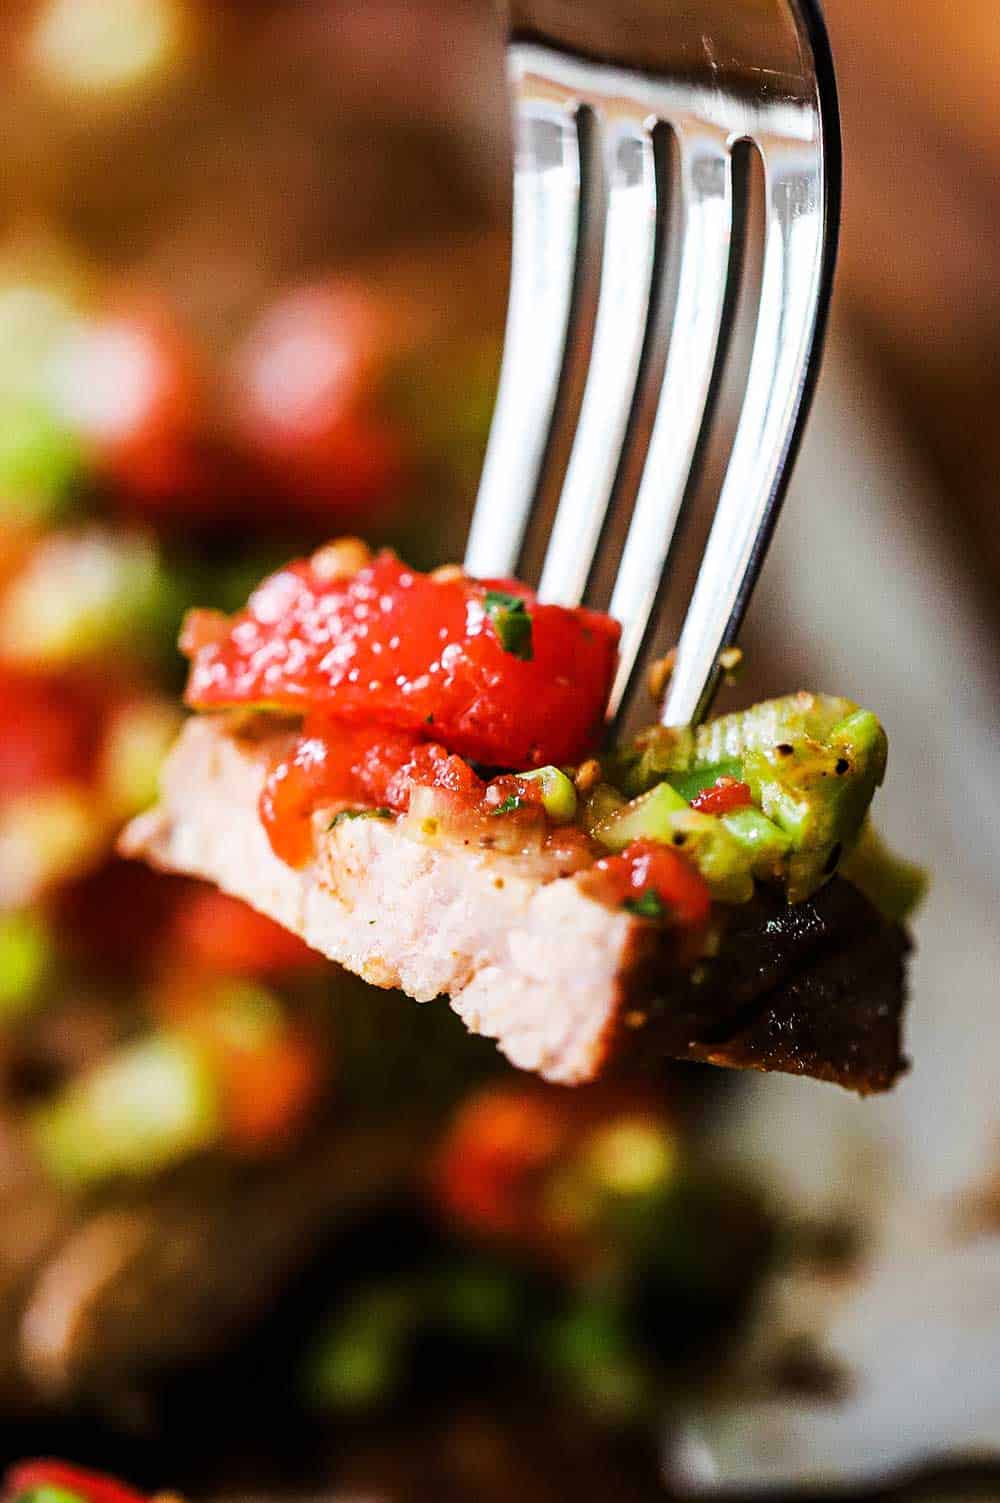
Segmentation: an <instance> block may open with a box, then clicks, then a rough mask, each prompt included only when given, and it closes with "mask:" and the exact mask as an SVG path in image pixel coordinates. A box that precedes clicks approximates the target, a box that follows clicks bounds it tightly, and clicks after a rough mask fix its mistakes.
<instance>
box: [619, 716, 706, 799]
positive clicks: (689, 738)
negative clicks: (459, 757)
mask: <svg viewBox="0 0 1000 1503" xmlns="http://www.w3.org/2000/svg"><path fill="white" fill-rule="evenodd" d="M693 756H694V732H693V731H692V730H690V729H689V728H687V727H685V728H683V729H680V730H674V729H671V728H669V727H668V726H665V725H651V726H648V727H647V728H646V729H645V730H644V731H640V732H639V734H638V735H637V736H636V737H635V738H634V740H632V741H630V742H628V743H627V744H626V745H624V746H620V747H618V748H617V750H615V751H614V752H613V753H612V754H611V755H610V756H609V757H608V758H606V760H605V764H604V765H605V773H606V776H607V778H608V780H609V782H611V783H613V784H614V785H615V786H616V787H617V788H620V789H621V790H622V792H623V793H625V794H627V795H628V797H629V798H637V797H638V795H639V794H641V793H648V792H649V790H650V788H653V787H655V785H656V784H657V783H661V782H662V781H663V779H664V778H666V777H668V776H669V775H670V774H672V773H677V774H681V773H685V772H688V771H689V770H690V768H691V766H692V760H693Z"/></svg>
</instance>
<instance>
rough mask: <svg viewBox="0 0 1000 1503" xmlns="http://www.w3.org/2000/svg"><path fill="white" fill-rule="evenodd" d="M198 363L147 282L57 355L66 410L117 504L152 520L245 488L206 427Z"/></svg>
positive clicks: (180, 514) (206, 386) (192, 511)
mask: <svg viewBox="0 0 1000 1503" xmlns="http://www.w3.org/2000/svg"><path fill="white" fill-rule="evenodd" d="M205 364H206V361H205V359H204V357H203V356H202V354H201V352H200V351H198V350H197V349H196V347H195V346H194V344H193V343H192V342H191V341H190V340H189V339H188V337H187V336H186V335H185V333H184V331H183V330H182V329H181V327H180V325H179V323H178V320H177V318H176V316H175V314H174V312H173V310H172V309H171V308H170V307H169V305H168V304H167V302H166V301H165V299H164V298H163V297H162V296H161V295H160V294H159V293H158V292H157V291H156V290H155V289H149V288H144V289H135V288H128V289H125V290H124V291H122V292H120V293H119V294H118V295H117V296H116V298H115V299H114V300H113V301H112V302H111V303H110V304H109V306H108V307H107V308H106V309H105V310H103V311H102V312H101V313H99V314H98V315H96V316H95V317H94V318H93V319H92V320H91V321H90V322H89V323H87V324H86V325H85V326H84V327H83V328H82V329H81V331H80V333H79V334H78V335H77V337H76V339H75V340H74V341H73V342H72V343H71V344H70V347H69V349H68V351H67V353H66V355H65V357H64V362H63V368H62V372H61V375H62V379H61V383H60V396H61V399H62V410H63V415H64V416H65V417H66V419H67V420H68V421H69V422H70V423H71V425H72V426H73V428H74V429H75V431H76V432H78V433H79V434H80V435H81V436H82V437H83V439H84V440H85V441H86V443H87V444H88V446H89V448H90V451H91V453H92V454H93V458H94V462H95V464H96V466H97V468H98V470H99V471H100V472H101V473H102V474H103V475H104V476H105V477H106V478H107V479H108V480H109V481H110V482H111V485H112V487H113V489H114V494H115V496H116V498H117V500H118V502H119V504H121V505H122V506H123V508H124V509H125V510H127V511H129V512H132V513H138V514H139V515H141V516H142V517H143V518H144V519H147V520H149V521H152V522H155V523H156V524H157V525H160V524H163V523H164V522H166V523H169V524H170V525H172V526H175V525H179V524H182V523H184V522H186V521H191V520H195V519H200V518H202V517H203V516H204V514H205V513H206V512H207V514H208V517H209V519H210V520H214V519H215V518H216V517H217V516H218V515H219V513H220V511H221V512H222V513H228V511H229V509H230V507H231V504H232V500H233V497H234V494H236V493H240V494H243V495H245V494H246V491H247V478H246V475H245V474H237V473H236V470H237V468H238V466H237V464H236V462H235V459H234V457H233V456H232V455H230V454H228V453H225V452H224V447H225V446H224V444H223V443H222V441H221V439H220V438H219V437H218V436H216V435H215V434H214V432H213V429H212V423H211V413H210V403H209V399H208V391H209V390H210V383H209V382H208V381H207V376H206V372H205V369H204V367H205Z"/></svg>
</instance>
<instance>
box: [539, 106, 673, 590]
mask: <svg viewBox="0 0 1000 1503" xmlns="http://www.w3.org/2000/svg"><path fill="white" fill-rule="evenodd" d="M646 127H647V121H646V119H644V118H643V117H642V116H641V115H638V114H637V113H636V112H635V109H634V106H630V107H629V108H628V109H616V108H615V106H614V104H613V103H611V104H609V105H608V106H607V109H606V112H605V113H604V115H603V118H602V119H601V120H600V129H601V132H602V139H603V146H604V158H605V161H606V164H607V168H606V170H607V178H608V205H607V215H606V220H605V230H604V252H603V257H602V267H601V287H600V297H599V302H598V307H597V319H596V322H595V325H594V342H593V347H592V350H591V359H590V369H589V371H588V374H587V383H586V386H585V388H584V393H583V400H582V403H581V407H580V417H579V422H578V425H577V430H576V437H575V439H574V442H573V449H572V452H571V454H570V460H569V467H568V469H567V472H566V480H565V483H564V486H563V492H562V498H561V500H560V503H559V510H558V512H557V513H556V519H555V523H554V526H553V530H552V537H551V540H550V542H549V547H548V551H547V553H546V556H545V563H544V566H543V569H542V578H541V583H540V584H539V595H540V596H541V598H542V599H543V600H546V601H549V602H552V603H555V604H558V605H578V604H579V603H580V601H581V600H582V599H583V594H584V591H585V589H586V587H587V580H588V578H589V576H590V571H591V568H592V565H593V561H594V554H595V552H596V549H597V545H598V542H599V540H600V537H601V531H602V528H603V525H604V519H605V515H606V513H607V509H608V504H609V501H610V499H611V494H612V491H613V488H614V483H615V477H616V475H617V473H618V466H619V463H620V460H621V455H622V449H623V446H624V442H625V437H626V433H627V431H628V422H629V415H630V413H631V410H632V402H633V398H634V395H635V388H636V379H637V376H638V372H639V364H640V359H641V356H642V349H643V343H644V338H645V331H646V322H647V317H648V313H649V302H650V293H651V289H652V278H653V261H654V251H655V245H656V170H655V163H654V156H653V140H652V136H651V134H650V132H649V130H648V129H647V128H646Z"/></svg>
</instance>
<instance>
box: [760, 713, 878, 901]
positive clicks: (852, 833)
mask: <svg viewBox="0 0 1000 1503" xmlns="http://www.w3.org/2000/svg"><path fill="white" fill-rule="evenodd" d="M886 749H887V748H886V737H885V732H884V731H883V729H882V727H881V725H880V724H879V722H878V720H877V719H876V718H875V716H874V715H872V714H871V713H870V712H869V711H867V710H852V711H851V713H850V714H849V715H847V716H845V717H844V718H843V719H842V720H840V721H839V722H837V723H836V724H835V725H834V726H833V727H832V728H830V729H829V730H828V731H827V739H826V741H825V743H820V742H818V741H815V740H813V739H811V738H808V737H806V738H804V739H802V740H800V741H797V742H791V741H786V742H780V743H778V744H777V745H774V746H768V747H757V748H752V749H750V750H749V751H748V752H747V753H746V756H745V757H744V763H743V766H744V776H745V778H746V781H747V782H748V783H749V784H750V788H751V791H752V793H753V798H754V802H755V803H757V804H759V805H760V807H761V809H762V810H763V812H764V813H765V814H766V815H767V816H768V818H769V819H771V820H773V821H774V823H775V824H777V825H778V826H780V828H781V829H782V830H784V831H785V833H786V834H787V835H788V836H789V837H790V838H791V842H792V850H791V852H790V854H789V857H788V898H789V902H792V903H797V902H801V901H802V899H804V898H807V897H809V895H810V894H811V893H813V892H815V891H816V889H817V888H818V887H820V886H822V884H823V882H824V881H825V880H826V879H827V878H829V877H831V876H832V875H833V873H834V872H835V871H836V869H837V866H838V864H839V861H840V858H841V856H842V854H843V853H844V852H845V850H847V849H849V848H850V847H851V845H853V843H854V841H855V839H856V838H857V835H858V832H859V831H860V829H861V825H862V822H863V820H864V817H865V815H866V813H867V812H868V806H869V805H870V803H871V801H872V798H873V796H874V793H875V790H876V788H877V787H878V786H879V784H880V783H881V782H882V779H883V777H884V775H885V764H886Z"/></svg>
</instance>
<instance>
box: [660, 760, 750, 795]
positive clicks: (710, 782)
mask: <svg viewBox="0 0 1000 1503" xmlns="http://www.w3.org/2000/svg"><path fill="white" fill-rule="evenodd" d="M720 778H735V779H736V781H737V782H738V783H741V782H742V781H743V763H742V762H741V761H740V760H739V758H738V757H728V758H727V759H726V761H725V762H713V763H712V764H711V765H710V766H708V767H696V768H694V769H693V770H692V771H690V772H674V773H670V774H669V781H670V784H671V786H672V787H673V788H674V789H676V791H677V792H678V793H679V794H680V796H681V798H683V799H686V801H687V802H688V803H689V804H691V803H693V802H694V800H695V799H696V798H697V797H698V795H699V793H704V791H705V789H706V788H712V787H714V786H715V784H716V783H717V782H718V781H719V779H720Z"/></svg>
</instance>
